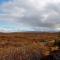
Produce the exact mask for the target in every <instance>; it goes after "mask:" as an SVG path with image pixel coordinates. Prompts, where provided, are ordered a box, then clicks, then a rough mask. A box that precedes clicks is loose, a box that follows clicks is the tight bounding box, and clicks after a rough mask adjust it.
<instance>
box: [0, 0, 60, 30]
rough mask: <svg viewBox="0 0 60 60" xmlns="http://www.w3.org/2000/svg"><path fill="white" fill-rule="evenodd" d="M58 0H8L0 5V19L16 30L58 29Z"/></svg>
mask: <svg viewBox="0 0 60 60" xmlns="http://www.w3.org/2000/svg"><path fill="white" fill-rule="evenodd" d="M59 6H60V0H53V1H52V0H11V1H10V0H9V2H8V3H4V4H2V5H0V8H1V9H0V21H3V22H6V23H10V24H14V25H15V28H16V29H17V31H24V30H25V31H60V7H59Z"/></svg>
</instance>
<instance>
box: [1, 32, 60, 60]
mask: <svg viewBox="0 0 60 60" xmlns="http://www.w3.org/2000/svg"><path fill="white" fill-rule="evenodd" d="M58 50H60V34H59V33H47V32H46V33H34V32H30V33H28V32H27V33H20V32H19V33H0V60H44V59H46V60H48V59H47V57H49V58H51V55H53V56H54V54H51V52H53V53H55V52H54V51H58ZM57 56H58V55H57ZM43 58H44V59H43ZM54 58H55V57H54ZM50 60H51V59H50Z"/></svg>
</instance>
